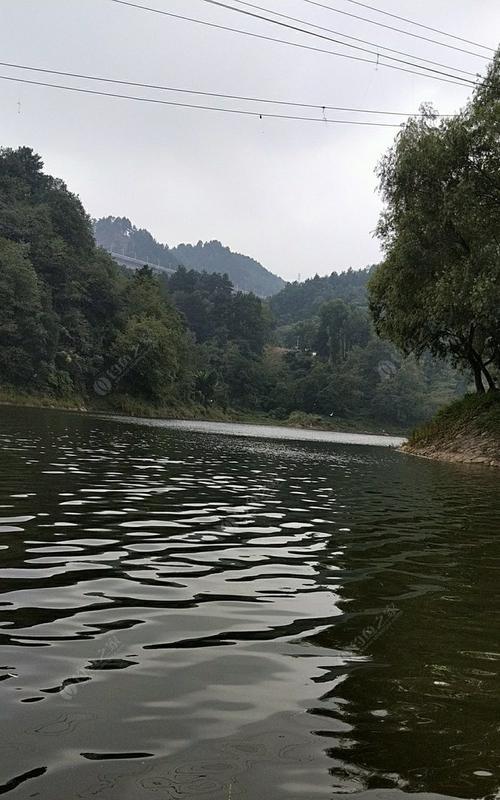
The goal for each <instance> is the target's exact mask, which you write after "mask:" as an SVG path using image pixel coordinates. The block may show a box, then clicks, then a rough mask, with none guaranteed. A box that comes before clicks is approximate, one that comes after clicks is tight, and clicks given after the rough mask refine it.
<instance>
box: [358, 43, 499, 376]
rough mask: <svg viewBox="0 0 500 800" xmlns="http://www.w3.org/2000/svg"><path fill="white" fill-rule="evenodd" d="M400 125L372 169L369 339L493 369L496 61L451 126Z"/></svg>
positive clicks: (429, 120)
mask: <svg viewBox="0 0 500 800" xmlns="http://www.w3.org/2000/svg"><path fill="white" fill-rule="evenodd" d="M424 111H426V113H425V114H424V116H423V117H422V118H421V119H414V120H410V121H409V122H408V123H407V124H406V126H405V127H404V129H403V130H402V132H401V133H400V134H399V135H398V137H397V140H396V142H395V144H394V146H393V147H392V148H391V150H390V151H389V152H388V153H387V155H386V156H385V158H384V159H383V160H382V162H381V164H380V168H379V177H380V184H381V189H382V193H383V197H384V200H385V203H386V208H385V211H384V213H383V215H382V217H381V220H380V223H379V226H378V234H379V236H380V238H381V240H382V243H383V246H384V250H385V260H384V263H383V264H382V265H381V266H380V267H379V268H378V269H377V271H376V272H375V274H374V276H373V278H372V280H371V283H370V299H371V308H372V311H373V315H374V320H375V325H376V329H377V331H378V332H379V333H380V334H381V335H382V336H385V337H387V338H388V339H390V340H391V341H393V342H394V343H395V344H396V345H397V346H398V347H400V348H402V349H403V350H404V351H405V352H406V353H414V354H416V355H417V356H420V355H421V354H422V353H424V352H427V351H430V352H431V353H433V354H435V355H438V356H440V357H444V358H447V359H449V360H450V361H451V363H453V364H455V365H457V366H459V367H462V368H463V367H469V368H470V369H471V370H472V373H473V375H474V379H475V382H476V387H477V389H478V391H484V387H485V386H486V387H489V388H490V389H494V388H495V387H496V385H497V380H498V375H499V370H500V147H499V141H500V56H499V55H497V56H496V58H495V59H494V61H493V63H492V66H491V68H490V70H489V73H488V76H487V78H486V80H485V81H484V83H483V84H481V85H480V86H479V87H478V88H477V89H476V91H475V93H474V95H473V97H472V100H471V101H470V102H469V103H468V105H467V106H466V107H465V108H464V109H463V111H462V112H461V113H460V114H459V115H458V116H457V117H455V118H451V119H445V120H443V121H441V122H440V123H437V122H436V117H435V115H434V114H433V112H432V110H429V109H427V110H425V109H424Z"/></svg>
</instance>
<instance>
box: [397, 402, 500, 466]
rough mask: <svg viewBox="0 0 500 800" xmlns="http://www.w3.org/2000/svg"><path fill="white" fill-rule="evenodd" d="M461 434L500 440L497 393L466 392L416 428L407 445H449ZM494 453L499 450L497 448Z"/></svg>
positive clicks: (499, 408) (499, 412)
mask: <svg viewBox="0 0 500 800" xmlns="http://www.w3.org/2000/svg"><path fill="white" fill-rule="evenodd" d="M462 435H467V436H470V435H475V436H477V437H483V436H491V437H492V438H494V439H496V440H497V441H500V394H499V393H498V392H488V394H480V395H479V396H478V395H477V394H475V395H474V394H468V395H466V396H465V397H464V398H462V399H461V400H457V401H456V402H454V403H452V404H451V405H449V406H447V407H446V408H443V409H441V411H440V412H439V413H438V414H437V416H436V417H435V419H433V420H432V421H431V422H428V423H427V424H425V425H422V426H421V427H420V428H418V429H417V430H415V431H414V432H413V433H412V435H411V436H410V439H409V442H408V443H409V445H410V447H415V448H425V447H429V446H440V445H441V446H448V445H449V443H450V442H453V441H456V440H457V439H458V438H459V437H460V436H462ZM497 453H499V454H500V450H498V448H497Z"/></svg>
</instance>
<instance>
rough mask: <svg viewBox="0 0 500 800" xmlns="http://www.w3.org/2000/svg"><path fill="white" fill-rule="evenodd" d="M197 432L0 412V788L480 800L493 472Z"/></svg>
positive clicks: (337, 445) (494, 549)
mask: <svg viewBox="0 0 500 800" xmlns="http://www.w3.org/2000/svg"><path fill="white" fill-rule="evenodd" d="M194 427H195V428H198V426H197V425H195V426H194ZM203 427H204V430H199V429H196V430H195V429H193V426H192V425H179V424H175V425H162V424H160V423H153V424H151V423H147V424H142V423H138V422H137V421H134V420H130V421H126V420H125V421H124V420H108V419H102V418H92V417H90V416H85V415H78V414H70V413H61V412H54V411H42V410H27V409H22V410H16V409H9V408H3V409H0V445H1V448H2V458H1V463H0V581H1V583H0V587H1V596H0V612H1V616H0V647H1V650H0V652H1V656H0V700H1V704H0V714H1V723H2V740H1V749H0V793H4V794H6V795H8V796H12V798H29V797H36V798H39V799H40V800H73V798H95V797H97V798H106V800H108V798H109V800H115V798H119V799H120V800H136V799H138V800H140V799H141V798H156V797H158V798H160V797H161V798H167V799H169V798H176V800H183V799H184V798H185V799H186V800H187V799H188V798H189V800H191V799H193V800H226V798H231V799H232V800H239V798H245V800H257V799H259V800H261V798H266V799H267V798H269V799H270V800H274V799H275V798H276V800H281V798H291V799H297V800H298V799H299V798H300V799H301V800H306V799H307V800H310V799H311V798H313V799H314V798H331V797H334V796H335V795H337V794H345V793H348V794H350V795H351V796H354V797H363V798H366V800H371V798H373V800H375V799H377V800H380V798H384V799H385V798H387V799H388V800H389V799H390V798H395V800H402V798H404V795H405V793H408V792H414V793H422V796H424V795H425V796H426V797H430V796H437V795H444V796H448V797H470V798H479V797H486V796H488V797H495V796H497V794H498V791H499V789H498V787H499V785H500V777H499V774H500V769H499V753H500V686H499V675H498V673H499V666H500V641H499V612H500V602H499V600H500V589H499V573H500V541H499V534H500V526H499V522H500V498H499V475H498V472H497V471H495V470H490V469H488V468H485V467H480V466H469V467H467V466H461V465H450V464H438V463H432V462H428V461H423V460H419V459H415V458H412V457H410V456H405V455H403V454H401V453H399V452H397V451H396V450H394V449H392V448H390V447H383V446H381V445H382V444H387V443H391V442H390V441H389V440H386V439H384V440H382V442H380V441H376V442H371V443H370V446H369V444H367V443H366V442H365V443H363V440H362V439H356V438H355V437H354V439H351V438H350V435H348V436H349V439H348V441H350V442H351V443H345V439H343V437H345V434H342V435H341V436H340V437H339V438H338V439H337V440H335V437H334V438H333V439H332V438H331V434H326V438H324V437H322V436H321V435H318V434H319V432H307V433H313V434H314V435H313V436H312V438H310V439H309V440H306V439H305V438H303V436H302V433H306V432H302V431H298V432H297V431H293V432H291V433H289V434H284V433H283V431H284V429H282V428H278V429H277V430H278V431H280V434H279V436H280V438H279V439H278V438H274V433H273V432H272V429H269V428H263V429H261V430H260V435H259V430H257V431H255V430H254V431H253V432H252V434H251V435H249V434H248V430H246V432H245V431H243V432H242V430H241V427H242V426H235V427H234V428H232V429H231V430H229V431H227V427H228V426H224V432H225V433H228V432H229V433H232V434H233V435H224V436H223V435H222V429H220V428H219V427H218V426H217V425H216V424H210V425H209V426H208V428H206V426H203ZM243 427H245V428H246V426H243ZM250 427H252V428H255V427H256V426H250ZM270 437H272V438H270ZM288 437H290V438H288ZM353 442H354V443H353Z"/></svg>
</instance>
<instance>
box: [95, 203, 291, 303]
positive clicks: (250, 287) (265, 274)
mask: <svg viewBox="0 0 500 800" xmlns="http://www.w3.org/2000/svg"><path fill="white" fill-rule="evenodd" d="M93 230H94V237H95V240H96V242H97V244H98V245H100V246H101V247H103V248H104V249H105V250H107V251H108V252H114V253H121V254H123V255H126V256H130V257H133V258H139V259H144V261H147V262H149V263H152V264H158V265H159V266H162V267H167V268H168V269H177V267H179V266H184V267H186V268H187V269H194V270H196V271H197V272H203V271H205V272H209V273H220V274H221V275H223V274H227V275H228V277H229V278H230V280H231V282H232V283H233V285H234V286H235V288H236V289H237V290H240V291H243V292H253V293H254V294H256V295H258V296H259V297H271V296H272V295H273V294H277V293H278V292H279V291H281V289H283V288H284V287H285V286H286V281H284V280H283V279H282V278H280V277H279V276H278V275H275V274H274V273H272V272H271V271H270V270H268V269H267V268H266V267H264V266H263V265H262V264H260V263H259V262H258V261H257V260H256V259H254V258H251V256H247V255H244V254H243V253H237V252H235V251H233V250H231V249H230V248H229V247H227V246H225V245H223V244H222V243H221V242H220V241H218V240H217V239H212V240H211V241H209V242H203V241H201V240H200V241H198V242H197V244H195V245H193V244H185V243H181V244H179V245H177V246H175V247H172V248H171V247H169V246H168V245H166V244H162V243H161V242H158V241H157V240H156V239H155V238H154V237H153V236H152V234H151V233H150V232H149V231H148V230H146V229H145V228H137V227H136V226H135V225H133V224H132V222H131V221H130V220H129V219H128V218H127V217H111V216H110V217H101V218H100V219H97V220H93Z"/></svg>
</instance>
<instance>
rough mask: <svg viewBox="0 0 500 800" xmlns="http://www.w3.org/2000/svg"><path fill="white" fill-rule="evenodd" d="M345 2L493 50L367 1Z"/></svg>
mask: <svg viewBox="0 0 500 800" xmlns="http://www.w3.org/2000/svg"><path fill="white" fill-rule="evenodd" d="M346 2H347V3H352V4H353V5H354V6H361V8H369V9H370V11H376V12H377V14H384V16H386V17H392V18H393V19H399V20H400V21H401V22H408V23H409V24H410V25H416V26H417V27H418V28H423V29H424V30H426V31H432V33H439V34H441V35H442V36H449V37H450V39H456V40H457V41H458V42H464V43H465V44H472V45H473V46H474V47H482V48H483V50H489V51H490V52H491V53H494V52H495V49H494V48H493V47H488V45H486V44H479V43H478V42H472V41H471V40H470V39H464V38H463V37H462V36H456V35H455V34H454V33H448V32H447V31H441V30H439V28H431V27H430V26H429V25H423V24H422V23H421V22H415V20H413V19H407V18H406V17H400V16H399V15H398V14H391V12H390V11H383V10H382V9H381V8H375V6H370V5H368V4H367V3H360V2H359V0H346Z"/></svg>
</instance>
